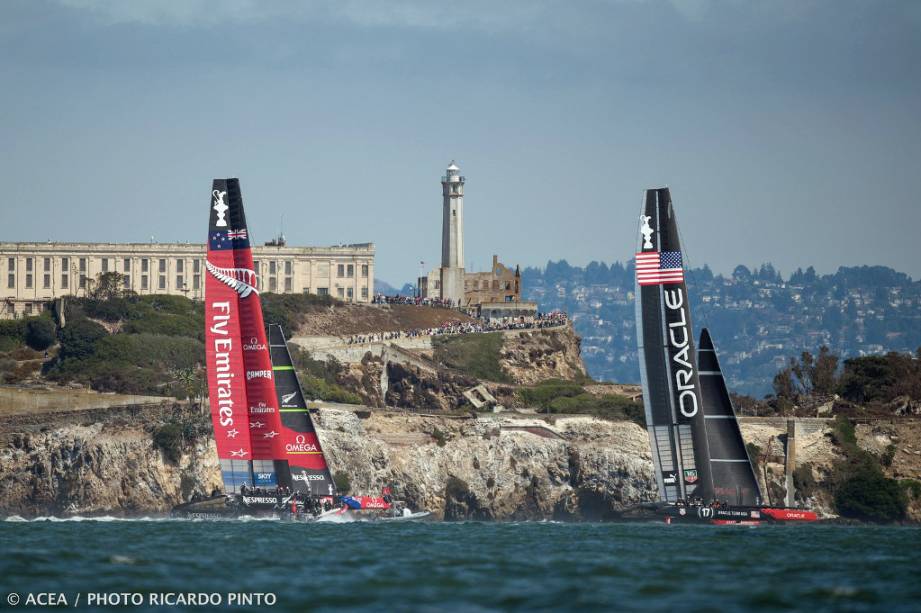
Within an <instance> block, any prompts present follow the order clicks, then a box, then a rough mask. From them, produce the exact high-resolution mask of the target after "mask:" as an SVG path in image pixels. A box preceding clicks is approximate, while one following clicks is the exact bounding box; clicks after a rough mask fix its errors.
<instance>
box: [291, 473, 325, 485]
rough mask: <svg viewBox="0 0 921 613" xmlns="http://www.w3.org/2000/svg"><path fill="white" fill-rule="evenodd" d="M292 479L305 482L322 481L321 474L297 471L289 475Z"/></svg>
mask: <svg viewBox="0 0 921 613" xmlns="http://www.w3.org/2000/svg"><path fill="white" fill-rule="evenodd" d="M291 479H292V480H293V481H303V482H304V483H307V482H308V481H323V480H324V477H323V475H312V474H309V473H298V474H296V475H291Z"/></svg>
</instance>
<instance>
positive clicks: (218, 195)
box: [211, 190, 230, 227]
mask: <svg viewBox="0 0 921 613" xmlns="http://www.w3.org/2000/svg"><path fill="white" fill-rule="evenodd" d="M211 194H212V195H213V196H214V206H212V207H211V208H213V209H214V212H215V213H217V222H215V224H214V225H216V226H222V227H226V226H227V220H226V219H224V214H225V213H226V212H227V209H228V208H230V207H228V206H227V205H226V204H224V196H226V195H227V192H222V191H218V190H214V191H213V192H211Z"/></svg>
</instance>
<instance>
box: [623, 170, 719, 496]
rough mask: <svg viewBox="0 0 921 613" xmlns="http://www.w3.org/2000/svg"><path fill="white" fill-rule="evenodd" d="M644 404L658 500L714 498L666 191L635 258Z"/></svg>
mask: <svg viewBox="0 0 921 613" xmlns="http://www.w3.org/2000/svg"><path fill="white" fill-rule="evenodd" d="M636 327H637V345H638V349H639V360H640V375H641V378H642V382H643V403H644V405H645V409H646V424H647V429H648V431H649V439H650V443H651V446H652V455H653V462H654V464H655V468H656V478H657V482H658V486H659V496H660V497H661V498H662V499H663V500H665V501H669V502H673V501H675V500H678V499H679V498H684V499H687V498H688V497H689V496H700V497H701V498H704V499H705V500H709V499H710V498H711V497H712V481H711V478H710V464H709V454H708V451H707V434H706V426H705V424H704V419H703V415H704V414H703V409H702V404H701V396H700V382H699V378H698V369H697V354H696V351H695V350H694V337H693V333H692V329H691V310H690V304H689V300H688V291H687V285H686V284H685V281H684V262H683V258H682V253H681V241H680V239H679V236H678V224H677V222H676V219H675V212H674V209H673V208H672V200H671V193H670V192H669V190H668V188H661V189H650V190H647V191H646V196H645V199H644V202H643V212H642V214H641V216H640V229H639V247H638V249H637V253H636Z"/></svg>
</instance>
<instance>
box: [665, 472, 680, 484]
mask: <svg viewBox="0 0 921 613" xmlns="http://www.w3.org/2000/svg"><path fill="white" fill-rule="evenodd" d="M677 480H678V475H676V474H675V473H664V474H663V475H662V483H664V484H666V485H674V484H675V482H676V481H677Z"/></svg>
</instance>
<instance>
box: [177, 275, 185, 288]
mask: <svg viewBox="0 0 921 613" xmlns="http://www.w3.org/2000/svg"><path fill="white" fill-rule="evenodd" d="M176 289H185V279H183V278H182V275H176Z"/></svg>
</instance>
